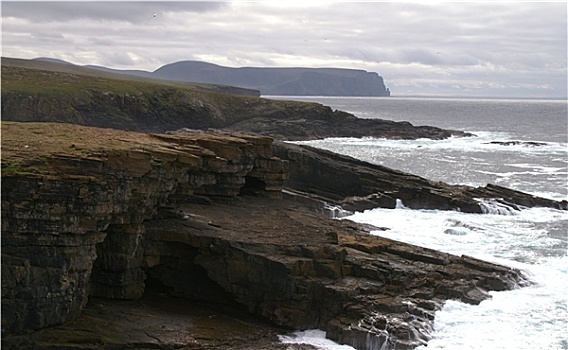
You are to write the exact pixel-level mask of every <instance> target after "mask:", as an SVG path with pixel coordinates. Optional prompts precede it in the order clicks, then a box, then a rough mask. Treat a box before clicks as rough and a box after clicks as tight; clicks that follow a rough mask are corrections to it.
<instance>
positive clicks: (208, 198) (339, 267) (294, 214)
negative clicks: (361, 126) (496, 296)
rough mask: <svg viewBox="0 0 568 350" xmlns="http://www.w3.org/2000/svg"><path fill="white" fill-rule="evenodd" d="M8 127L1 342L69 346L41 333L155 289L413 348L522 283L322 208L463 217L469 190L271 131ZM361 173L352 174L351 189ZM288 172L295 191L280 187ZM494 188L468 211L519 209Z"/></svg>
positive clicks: (366, 342)
mask: <svg viewBox="0 0 568 350" xmlns="http://www.w3.org/2000/svg"><path fill="white" fill-rule="evenodd" d="M2 128H3V139H2V152H3V154H2V329H3V331H2V336H3V343H4V344H8V346H11V347H12V348H19V346H18V345H17V344H23V343H25V344H27V345H26V346H27V347H22V348H41V347H45V348H50V347H55V348H57V347H58V346H62V345H61V344H59V343H57V342H56V341H55V340H54V339H57V337H56V336H48V335H46V333H42V332H43V331H40V332H39V333H34V334H29V333H30V332H32V331H36V330H39V329H45V328H46V327H48V326H54V325H60V324H62V323H65V322H67V321H70V320H73V319H75V318H77V317H78V316H79V315H80V314H81V311H82V310H83V309H84V307H85V305H86V303H87V301H88V297H89V296H92V297H104V298H110V299H119V300H134V299H138V298H140V296H142V295H143V294H144V293H145V292H146V289H147V288H148V286H149V285H154V286H159V287H160V288H164V289H165V290H167V291H168V292H169V293H170V294H172V295H175V296H178V297H185V298H188V299H192V300H201V301H205V302H208V303H216V304H220V305H231V306H232V307H236V306H240V307H242V308H244V309H245V310H246V311H247V312H249V313H250V314H253V315H256V316H257V317H260V318H262V319H264V320H269V321H270V322H272V323H274V324H277V325H279V326H281V327H288V328H294V329H296V328H312V327H317V328H321V329H324V330H326V331H327V332H328V336H329V337H330V338H332V339H335V340H338V341H340V342H343V343H347V344H351V345H353V346H355V347H356V348H358V349H375V348H380V347H382V346H383V345H384V346H392V347H396V348H397V349H405V348H406V349H410V348H413V347H415V346H417V345H419V344H424V343H425V342H426V341H427V339H428V337H429V330H430V329H431V325H432V319H433V313H434V311H435V310H437V309H438V308H439V307H440V306H441V305H442V304H443V302H444V301H445V300H447V299H459V300H462V301H465V302H470V303H478V302H480V301H481V300H483V299H484V298H487V297H488V295H487V291H488V290H504V289H510V288H513V287H514V286H516V285H518V284H523V283H525V281H524V279H523V277H522V276H521V275H520V273H519V272H518V271H516V270H514V269H510V268H507V267H503V266H498V265H494V264H489V263H485V262H482V261H478V260H476V259H473V258H469V257H457V256H452V255H449V254H444V253H440V252H436V251H433V250H429V249H424V248H420V247H416V246H412V245H409V244H403V243H399V242H395V241H391V240H387V239H383V238H378V237H373V236H370V235H368V233H367V232H368V230H369V228H364V227H362V226H360V225H357V224H354V223H352V222H350V221H348V220H330V219H329V218H328V217H327V216H326V215H324V214H323V210H324V209H325V203H324V201H322V200H320V199H319V198H318V197H322V196H323V197H325V198H326V200H327V199H329V198H331V199H333V200H336V201H337V202H340V201H343V202H344V203H347V201H345V200H344V194H345V193H348V192H347V191H353V192H351V193H352V194H355V195H359V196H365V198H364V200H361V201H359V200H358V201H352V202H353V203H355V204H353V206H356V205H359V206H360V205H367V204H368V203H369V201H371V202H372V200H373V199H374V198H381V197H383V196H384V197H385V198H387V199H388V198H389V197H390V198H391V199H389V200H387V201H384V202H381V201H382V200H383V199H381V200H377V201H375V202H373V203H374V204H373V205H385V206H388V205H391V204H392V199H394V198H395V196H398V195H400V196H402V197H401V198H403V199H404V200H408V203H414V204H413V205H416V206H422V207H436V206H438V207H439V208H440V209H454V208H455V206H454V205H455V203H458V202H456V201H454V202H452V201H451V199H452V196H458V195H459V194H460V190H464V191H465V192H467V191H473V192H475V190H472V189H469V188H465V187H459V186H449V185H447V186H444V185H442V184H438V185H437V187H434V185H435V184H432V183H429V182H425V181H426V180H423V179H419V178H418V179H415V178H413V177H412V176H410V175H408V174H403V173H397V172H394V171H391V172H387V171H386V170H384V169H383V170H384V171H383V173H381V174H380V176H378V175H377V173H376V172H373V171H377V169H375V168H373V167H372V166H368V167H367V168H365V167H363V166H362V165H360V166H361V167H359V168H357V167H354V163H352V162H351V161H344V160H341V159H339V158H338V159H336V162H337V164H336V167H335V168H334V167H331V165H330V164H331V163H332V162H331V160H330V159H329V157H327V156H326V157H327V158H326V157H324V154H323V153H322V154H319V155H317V152H316V153H312V155H311V156H307V158H306V155H305V154H304V153H302V152H303V151H302V152H300V151H298V149H296V148H294V147H292V148H290V149H288V150H287V151H285V152H284V153H283V148H282V147H283V146H282V145H277V147H274V149H273V141H272V139H271V138H268V137H262V136H246V135H227V134H204V133H201V132H195V131H194V132H188V131H187V130H186V131H185V133H184V135H179V134H140V133H132V132H125V131H119V130H112V129H97V128H86V127H79V126H73V125H67V124H33V123H6V122H4V123H3V124H2ZM275 150H276V151H275ZM306 150H308V149H307V148H306ZM312 151H313V150H312ZM312 151H310V152H312ZM297 152H299V153H297ZM276 154H282V158H280V157H276ZM314 154H315V155H317V156H313V155H314ZM283 158H287V159H289V161H288V160H286V159H283ZM307 159H309V161H307ZM330 162H331V163H330ZM306 164H311V165H310V167H312V168H311V170H310V171H313V170H314V169H317V164H319V166H320V167H321V168H320V169H319V170H318V171H321V173H320V176H319V177H313V178H310V179H308V178H306V179H303V180H302V181H300V180H301V176H302V174H303V173H302V171H307V170H308V169H309V168H306ZM328 167H330V168H329V169H328ZM349 167H351V170H350V171H351V176H352V177H346V178H344V177H343V175H345V176H347V175H348V174H349V172H348V171H347V170H346V169H348V168H349ZM298 169H303V170H302V171H300V170H298ZM330 169H331V170H333V171H336V175H335V177H336V178H337V179H342V181H345V185H344V186H345V187H342V186H337V187H336V189H334V190H333V191H331V190H329V189H330V188H333V187H331V186H335V185H336V184H337V182H333V181H332V180H330V179H329V178H328V177H327V176H324V174H326V171H327V170H330ZM361 169H362V170H364V171H362V170H361ZM369 169H371V170H372V169H374V170H373V171H371V170H369ZM289 175H290V176H291V181H290V182H289V183H288V186H292V187H293V188H292V190H288V191H283V188H284V185H285V182H286V180H287V179H288V176H289ZM298 176H300V178H299V177H298ZM409 179H411V180H412V181H411V180H409ZM373 183H375V184H374V185H373ZM349 184H351V190H349V187H348V185H349ZM384 184H389V187H388V189H389V190H388V191H386V190H384V189H383V187H384ZM327 186H330V187H327ZM427 186H429V187H427ZM325 188H327V189H328V190H327V191H324V189H325ZM424 188H428V191H429V192H425V190H424ZM377 189H381V191H383V192H381V193H378V192H376V191H377ZM297 190H300V192H304V193H300V192H296V191H297ZM370 190H372V191H370ZM489 190H490V191H482V190H479V191H480V192H476V193H474V194H475V196H473V195H472V196H471V197H468V196H464V197H463V198H462V197H460V198H461V199H460V202H459V203H465V204H468V205H470V206H471V207H473V206H474V205H477V204H476V203H477V202H476V201H475V198H477V197H483V196H488V197H487V198H494V197H495V196H496V195H500V196H501V195H503V199H500V200H503V201H508V202H511V203H513V202H515V201H518V200H519V198H521V197H519V195H518V193H517V192H515V191H511V190H507V189H502V188H497V187H491V188H489ZM373 191H375V192H373ZM305 192H309V193H307V194H306V193H305ZM369 193H374V195H369ZM405 193H410V194H409V195H408V196H407V197H404V194H405ZM412 193H414V194H416V193H435V194H436V196H431V195H420V196H417V195H411V194H412ZM505 195H507V196H508V197H505ZM523 198H524V197H523ZM409 199H413V200H409ZM527 200H530V201H533V202H534V203H535V204H536V205H540V204H547V203H548V202H543V201H540V202H539V201H538V199H536V198H532V197H531V198H528V197H527ZM468 201H469V202H468ZM530 201H529V202H526V203H525V202H519V203H518V204H519V205H527V204H530V203H532V202H530ZM361 203H363V204H361ZM465 204H464V206H463V207H459V208H461V209H463V208H465ZM548 204H550V203H548ZM556 204H557V205H561V204H558V203H556ZM314 209H315V210H314ZM79 324H80V323H79ZM62 331H63V332H69V328H65V329H64V330H62ZM50 334H51V333H50ZM89 334H90V335H89V338H88V340H85V339H77V340H75V341H76V343H74V344H75V345H72V346H75V347H79V346H81V347H83V348H85V347H89V346H90V347H91V348H96V347H97V346H99V345H100V342H102V341H103V340H101V339H102V338H104V334H99V335H98V337H99V338H97V335H94V334H93V333H89ZM152 334H154V333H152ZM16 335H20V336H19V337H16ZM22 337H23V338H24V339H25V340H26V341H25V342H23V343H19V341H20V340H21V339H22ZM46 337H47V338H49V339H51V340H50V341H46V340H45V339H46ZM184 339H185V338H184ZM187 339H192V338H191V337H188V338H187ZM104 341H105V342H106V340H104ZM158 343H159V342H158ZM77 344H80V345H77ZM116 344H118V343H115V345H114V346H115V347H124V346H130V347H136V346H137V345H136V344H133V343H127V345H116ZM120 344H122V343H120ZM148 344H149V345H148V346H150V347H154V346H156V345H155V344H157V343H153V342H151V341H150V342H149V343H148ZM176 344H178V343H176ZM202 345H203V343H202ZM65 346H67V345H65ZM69 346H71V345H69Z"/></svg>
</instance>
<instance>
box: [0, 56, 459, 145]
mask: <svg viewBox="0 0 568 350" xmlns="http://www.w3.org/2000/svg"><path fill="white" fill-rule="evenodd" d="M41 63H42V64H41V65H39V66H38V65H31V66H30V63H29V61H25V60H10V59H3V60H2V104H1V108H2V120H5V121H20V122H34V121H36V122H37V121H41V122H64V123H73V124H78V125H85V126H96V127H109V128H116V129H124V130H133V131H142V132H165V131H169V130H177V129H181V128H190V129H201V130H206V129H209V128H214V129H224V130H233V131H239V132H244V133H254V134H262V135H269V136H271V137H274V138H279V139H285V140H306V139H315V138H325V137H362V136H375V137H391V138H403V139H416V138H420V137H429V138H436V139H442V138H447V137H449V136H451V135H456V136H465V135H467V134H466V133H463V132H460V131H451V130H443V129H440V128H436V127H427V126H416V127H415V126H413V125H411V124H410V123H407V122H393V121H388V120H381V119H360V118H357V117H355V116H354V115H352V114H349V113H345V112H341V111H333V110H332V109H331V108H329V107H327V106H323V105H321V104H318V103H305V102H297V101H276V100H270V99H263V98H258V97H251V96H237V95H231V94H222V93H216V92H211V91H204V90H203V86H197V87H196V86H184V85H175V84H173V85H172V83H171V82H170V83H168V84H166V83H163V82H150V81H147V80H143V81H137V80H131V79H130V80H129V79H125V78H124V76H123V75H116V74H115V75H112V74H110V73H104V74H103V72H100V74H101V75H100V76H97V75H96V74H95V75H93V73H92V70H89V72H88V73H86V72H85V71H83V70H77V69H70V68H69V69H67V70H66V69H63V68H61V67H62V66H63V67H67V66H65V65H62V64H55V63H49V62H41ZM50 64H51V65H50ZM95 72H97V71H95ZM227 89H230V88H227Z"/></svg>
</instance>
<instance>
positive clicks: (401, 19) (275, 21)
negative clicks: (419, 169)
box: [1, 0, 568, 98]
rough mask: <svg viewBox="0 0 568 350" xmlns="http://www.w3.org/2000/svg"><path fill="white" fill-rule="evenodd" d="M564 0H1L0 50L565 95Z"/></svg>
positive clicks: (492, 92)
mask: <svg viewBox="0 0 568 350" xmlns="http://www.w3.org/2000/svg"><path fill="white" fill-rule="evenodd" d="M567 6H568V5H567V2H566V1H562V2H518V1H517V2H498V1H492V2H439V1H429V2H408V3H404V2H376V1H372V2H370V1H359V2H345V1H329V0H328V1H312V0H303V1H296V0H284V1H274V0H273V1H271V0H266V1H232V2H213V1H207V2H194V1H175V2H167V1H159V2H150V1H143V2H134V1H123V2H118V1H95V2H86V1H72V2H71V1H60V2H46V1H39V2H32V1H2V3H1V14H2V56H3V57H15V58H36V57H50V58H57V59H62V60H66V61H69V62H71V63H75V64H79V65H87V64H94V65H102V66H106V67H111V68H118V69H141V70H147V71H153V70H156V69H157V68H159V67H161V66H163V65H165V64H168V63H173V62H177V61H184V60H198V61H206V62H210V63H215V64H219V65H224V66H230V67H244V66H248V67H337V68H353V69H363V70H367V71H370V72H377V73H378V74H379V75H381V76H382V77H383V78H384V81H385V85H386V86H387V87H388V88H390V90H391V92H392V95H393V96H464V97H466V96H467V97H521V98H566V96H567V50H568V49H567V30H568V29H567Z"/></svg>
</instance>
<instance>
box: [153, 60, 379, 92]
mask: <svg viewBox="0 0 568 350" xmlns="http://www.w3.org/2000/svg"><path fill="white" fill-rule="evenodd" d="M152 76H155V77H159V78H163V79H171V80H178V81H191V82H200V83H212V84H226V85H234V86H242V87H246V88H249V89H256V90H259V91H260V93H261V94H262V95H295V96H390V91H389V90H388V89H387V88H386V87H385V83H384V81H383V78H382V77H381V76H379V75H378V74H377V73H374V72H366V71H364V70H356V69H340V68H297V67H290V68H260V67H242V68H231V67H223V66H219V65H216V64H211V63H206V62H198V61H182V62H175V63H171V64H167V65H165V66H163V67H160V68H158V69H157V70H155V71H154V72H153V73H152Z"/></svg>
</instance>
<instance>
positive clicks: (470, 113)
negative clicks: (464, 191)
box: [270, 97, 568, 350]
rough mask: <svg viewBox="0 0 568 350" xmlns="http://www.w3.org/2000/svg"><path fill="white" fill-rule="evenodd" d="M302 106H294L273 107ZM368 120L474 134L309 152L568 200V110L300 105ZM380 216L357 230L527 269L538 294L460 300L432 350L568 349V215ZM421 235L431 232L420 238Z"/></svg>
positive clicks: (452, 104) (361, 217) (339, 102)
mask: <svg viewBox="0 0 568 350" xmlns="http://www.w3.org/2000/svg"><path fill="white" fill-rule="evenodd" d="M270 98H278V99H291V97H270ZM293 99H294V100H301V101H315V102H320V103H323V104H325V105H328V106H331V107H332V108H334V109H340V110H344V111H347V112H350V113H353V114H355V115H356V116H359V117H361V118H381V119H388V120H396V121H409V122H411V123H412V124H414V125H431V126H438V127H441V128H446V129H455V130H463V131H467V132H471V133H473V134H475V135H476V136H475V137H468V138H450V139H447V140H441V141H432V140H427V139H420V140H412V141H405V140H400V141H398V140H396V141H395V140H386V139H375V138H362V139H358V138H333V139H325V140H316V141H309V142H303V143H305V144H309V145H312V146H316V147H320V148H324V149H328V150H331V151H334V152H337V153H342V154H347V155H350V156H353V157H356V158H359V159H362V160H365V161H369V162H371V163H376V164H381V165H385V166H388V167H391V168H395V169H399V170H402V171H406V172H409V173H412V174H416V175H419V176H423V177H426V178H428V179H432V180H439V181H444V182H447V183H452V184H467V185H473V186H485V185H486V184H487V183H493V184H498V185H501V186H505V187H509V188H513V189H516V190H520V191H524V192H527V193H531V194H534V195H538V196H542V197H547V198H552V199H557V200H562V199H568V107H567V106H568V105H567V101H566V100H510V99H441V98H393V97H391V98H337V97H319V98H317V97H315V98H313V97H302V98H299V97H294V98H293ZM402 204H403V205H402V206H400V207H399V208H397V209H372V210H367V211H365V212H359V213H355V214H354V215H353V216H351V217H349V219H351V220H354V221H358V222H364V223H370V224H374V225H377V226H380V227H388V228H390V230H388V231H380V232H373V234H377V235H381V236H385V237H388V238H392V239H396V240H400V241H405V242H409V243H413V244H418V245H421V246H425V247H428V248H433V249H438V250H441V251H445V252H449V253H453V254H458V255H461V254H467V255H472V256H475V257H478V258H481V259H485V260H488V261H493V262H497V263H500V264H503V265H507V266H511V267H515V268H518V269H521V270H522V271H523V272H524V274H525V275H526V276H527V278H529V279H530V280H532V281H533V282H534V285H532V286H529V287H523V288H518V289H515V290H512V291H506V292H492V293H491V295H492V298H491V299H489V300H486V301H483V302H482V303H481V304H480V305H477V306H473V305H467V304H464V303H461V302H457V301H453V300H450V301H448V302H447V303H446V304H445V306H444V307H443V308H442V310H440V311H438V312H437V313H436V318H435V321H434V332H433V334H432V339H431V340H430V342H429V344H428V347H424V349H428V350H431V349H472V350H473V349H476V350H479V349H482V350H483V349H488V350H489V349H490V350H498V349H501V350H535V349H542V350H544V349H546V350H554V349H568V213H567V212H565V211H559V210H553V209H545V208H532V209H523V210H521V211H519V212H515V213H507V214H512V215H503V213H501V214H498V210H493V211H492V212H493V213H489V214H465V213H459V212H449V211H438V210H410V209H407V208H405V207H404V203H402ZM417 228H420V229H417ZM324 335H325V334H324V333H323V332H321V331H320V332H318V331H306V332H299V333H297V334H296V338H294V337H293V336H288V337H284V338H283V341H287V342H290V341H298V342H307V343H310V342H311V343H313V344H314V345H317V346H318V347H319V348H321V349H335V348H337V349H345V347H340V346H339V345H337V344H333V343H331V344H330V343H325V344H319V343H318V342H321V341H322V339H321V338H323V337H324Z"/></svg>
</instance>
